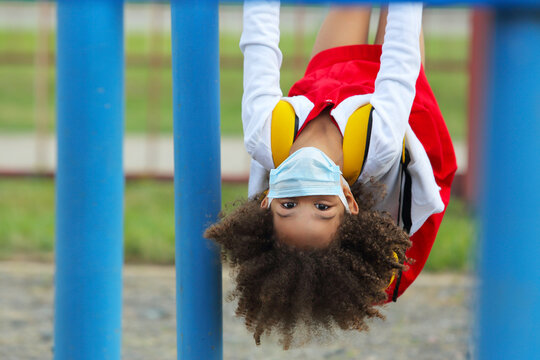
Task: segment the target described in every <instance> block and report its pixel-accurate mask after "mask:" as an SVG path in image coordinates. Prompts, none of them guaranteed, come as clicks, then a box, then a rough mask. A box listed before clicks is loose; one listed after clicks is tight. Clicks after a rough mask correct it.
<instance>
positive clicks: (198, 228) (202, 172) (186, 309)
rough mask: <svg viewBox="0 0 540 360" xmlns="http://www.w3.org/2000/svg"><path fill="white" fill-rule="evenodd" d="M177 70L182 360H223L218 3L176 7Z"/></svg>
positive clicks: (186, 2)
mask: <svg viewBox="0 0 540 360" xmlns="http://www.w3.org/2000/svg"><path fill="white" fill-rule="evenodd" d="M171 11H172V66H173V106H174V109H173V114H174V157H175V160H174V168H175V178H174V185H175V216H176V223H175V226H176V281H177V285H176V301H177V305H176V309H177V327H178V329H177V341H178V344H177V345H178V358H179V359H183V360H186V359H205V360H210V359H221V358H222V353H223V344H222V341H223V340H222V309H221V264H220V258H219V248H218V247H217V246H216V245H215V244H213V243H212V242H211V241H209V240H206V239H204V238H203V237H202V234H203V232H204V230H205V228H206V227H207V226H208V225H210V224H211V223H212V222H214V221H216V220H217V215H218V212H219V210H220V207H221V190H220V186H221V184H220V183H221V175H220V146H219V142H220V133H219V46H218V44H219V29H218V1H217V0H206V1H192V0H173V1H172V2H171Z"/></svg>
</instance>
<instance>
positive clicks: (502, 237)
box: [478, 8, 540, 359]
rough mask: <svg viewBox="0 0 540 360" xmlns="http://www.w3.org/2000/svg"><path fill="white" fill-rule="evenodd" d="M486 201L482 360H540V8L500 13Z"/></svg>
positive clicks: (489, 122)
mask: <svg viewBox="0 0 540 360" xmlns="http://www.w3.org/2000/svg"><path fill="white" fill-rule="evenodd" d="M492 47H493V50H492V53H491V54H490V55H491V56H490V58H491V59H492V65H491V67H490V72H489V80H488V88H487V89H486V91H487V93H488V109H487V114H488V118H487V121H486V134H485V135H486V141H485V144H486V148H485V152H484V154H486V156H487V158H486V159H485V169H484V174H483V179H481V180H482V181H481V184H484V188H483V195H482V202H481V204H482V208H481V212H482V216H481V220H482V226H481V251H482V252H481V259H480V263H481V265H480V301H479V309H478V311H479V315H478V316H479V331H480V335H479V346H478V352H479V354H478V355H479V359H537V358H538V354H540V265H539V264H540V160H539V156H540V60H539V59H540V9H538V8H536V9H523V8H522V9H499V10H497V11H496V16H495V21H494V34H493V44H492Z"/></svg>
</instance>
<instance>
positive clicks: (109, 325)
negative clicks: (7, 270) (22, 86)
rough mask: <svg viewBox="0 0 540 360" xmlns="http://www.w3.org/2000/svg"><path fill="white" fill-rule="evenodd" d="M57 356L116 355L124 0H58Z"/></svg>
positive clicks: (118, 337) (119, 298) (118, 338)
mask: <svg viewBox="0 0 540 360" xmlns="http://www.w3.org/2000/svg"><path fill="white" fill-rule="evenodd" d="M57 6H58V7H57V18H58V35H57V36H58V38H57V53H58V59H57V62H58V63H57V69H58V70H57V84H58V85H57V86H58V90H57V96H58V98H57V99H58V100H57V112H58V122H57V131H58V168H57V177H56V274H55V286H56V290H55V291H56V293H55V321H54V358H55V359H77V360H78V359H89V360H90V359H92V360H95V359H120V343H121V330H122V326H121V325H122V321H121V313H122V312H121V308H122V260H123V256H122V251H123V248H122V247H123V241H122V239H123V191H124V178H123V170H122V137H123V128H124V121H123V118H124V108H123V107H124V98H123V97H124V86H123V84H124V55H123V53H124V50H123V18H122V17H123V2H122V1H120V0H79V1H71V0H60V1H58V5H57Z"/></svg>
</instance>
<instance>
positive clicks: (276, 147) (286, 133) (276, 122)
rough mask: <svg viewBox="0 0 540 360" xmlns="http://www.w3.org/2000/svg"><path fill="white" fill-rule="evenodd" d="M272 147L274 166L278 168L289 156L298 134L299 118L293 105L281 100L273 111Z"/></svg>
mask: <svg viewBox="0 0 540 360" xmlns="http://www.w3.org/2000/svg"><path fill="white" fill-rule="evenodd" d="M270 132H271V133H270V146H271V147H272V159H273V160H274V166H275V167H278V166H279V165H280V164H281V163H282V162H283V161H284V160H285V159H286V158H287V157H288V156H289V151H290V150H291V147H292V144H293V141H294V138H295V137H296V134H297V133H298V116H296V114H295V112H294V108H293V107H292V105H291V104H289V103H288V102H286V101H284V100H280V101H279V102H278V104H277V105H276V107H275V108H274V110H273V111H272V124H271V127H270Z"/></svg>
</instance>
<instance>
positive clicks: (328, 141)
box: [289, 110, 343, 170]
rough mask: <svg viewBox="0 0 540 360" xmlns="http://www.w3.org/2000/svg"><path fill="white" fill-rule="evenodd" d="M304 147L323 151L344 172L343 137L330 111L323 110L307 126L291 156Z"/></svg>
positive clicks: (292, 149) (294, 146)
mask: <svg viewBox="0 0 540 360" xmlns="http://www.w3.org/2000/svg"><path fill="white" fill-rule="evenodd" d="M303 147H315V148H317V149H319V150H321V151H322V152H324V153H325V154H326V155H327V156H328V157H329V158H330V159H332V161H334V162H335V163H336V165H338V166H339V167H340V169H341V170H343V136H342V135H341V132H340V131H339V129H338V127H337V126H336V125H335V124H334V122H333V121H332V117H331V116H330V110H323V111H322V112H321V113H320V114H319V115H317V117H316V118H314V119H313V120H311V121H310V122H309V123H308V124H307V125H306V127H305V128H304V129H303V130H302V132H301V133H300V135H298V138H296V140H295V141H294V143H293V144H292V147H291V150H290V152H289V154H292V153H294V152H295V151H297V150H299V149H301V148H303Z"/></svg>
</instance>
